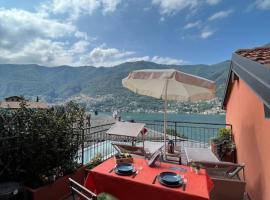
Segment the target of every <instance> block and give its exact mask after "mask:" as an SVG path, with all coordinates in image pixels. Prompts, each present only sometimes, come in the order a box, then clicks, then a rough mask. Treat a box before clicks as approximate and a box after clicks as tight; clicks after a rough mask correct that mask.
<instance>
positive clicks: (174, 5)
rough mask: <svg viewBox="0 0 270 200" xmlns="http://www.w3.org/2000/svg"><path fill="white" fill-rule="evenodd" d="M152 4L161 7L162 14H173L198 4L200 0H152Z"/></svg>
mask: <svg viewBox="0 0 270 200" xmlns="http://www.w3.org/2000/svg"><path fill="white" fill-rule="evenodd" d="M152 4H154V5H157V6H159V7H160V12H161V14H165V15H171V14H174V13H176V12H178V11H181V10H183V9H186V8H187V9H192V8H195V7H197V6H198V4H199V1H198V0H188V1H187V0H152Z"/></svg>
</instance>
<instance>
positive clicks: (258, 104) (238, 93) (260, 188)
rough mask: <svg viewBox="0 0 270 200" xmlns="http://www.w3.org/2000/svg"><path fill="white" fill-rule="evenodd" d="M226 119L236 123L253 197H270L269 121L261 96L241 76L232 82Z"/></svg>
mask: <svg viewBox="0 0 270 200" xmlns="http://www.w3.org/2000/svg"><path fill="white" fill-rule="evenodd" d="M226 110H227V114H226V122H227V123H230V124H232V125H233V134H234V138H235V142H236V147H237V159H238V163H245V164H246V168H245V169H246V170H245V171H246V181H247V192H248V193H249V195H250V197H251V199H252V200H270V120H269V119H266V118H265V116H264V107H263V103H262V101H261V100H260V98H259V97H258V96H257V95H256V93H255V92H254V91H253V90H252V89H250V87H249V86H248V85H247V84H246V83H245V82H244V81H242V80H241V79H240V80H239V81H235V82H234V83H233V87H232V90H231V94H230V96H229V98H228V103H227V107H226Z"/></svg>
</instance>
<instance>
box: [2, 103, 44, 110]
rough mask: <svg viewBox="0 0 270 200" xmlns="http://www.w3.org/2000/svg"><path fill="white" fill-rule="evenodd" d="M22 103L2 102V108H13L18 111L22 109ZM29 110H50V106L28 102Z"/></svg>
mask: <svg viewBox="0 0 270 200" xmlns="http://www.w3.org/2000/svg"><path fill="white" fill-rule="evenodd" d="M20 104H21V102H14V101H10V102H8V101H2V102H0V108H11V109H18V108H21V106H20ZM26 107H27V108H36V109H48V108H49V107H48V105H47V104H46V103H43V102H26Z"/></svg>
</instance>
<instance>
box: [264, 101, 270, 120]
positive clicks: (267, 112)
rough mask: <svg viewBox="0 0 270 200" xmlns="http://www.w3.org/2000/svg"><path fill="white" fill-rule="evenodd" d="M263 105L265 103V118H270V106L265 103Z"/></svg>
mask: <svg viewBox="0 0 270 200" xmlns="http://www.w3.org/2000/svg"><path fill="white" fill-rule="evenodd" d="M263 105H264V116H265V118H267V119H270V108H268V107H267V105H265V104H263Z"/></svg>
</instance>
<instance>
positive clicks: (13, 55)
mask: <svg viewBox="0 0 270 200" xmlns="http://www.w3.org/2000/svg"><path fill="white" fill-rule="evenodd" d="M0 55H1V56H0V62H2V63H22V64H28V63H37V64H43V65H47V66H50V65H51V66H55V65H62V64H63V63H73V57H72V54H71V53H70V52H69V51H67V50H66V44H65V43H63V42H53V41H51V40H49V39H47V40H46V39H35V40H33V41H31V42H29V43H28V44H27V45H25V46H24V47H23V48H22V49H21V50H20V51H15V52H13V51H12V50H8V49H4V50H3V49H0Z"/></svg>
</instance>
